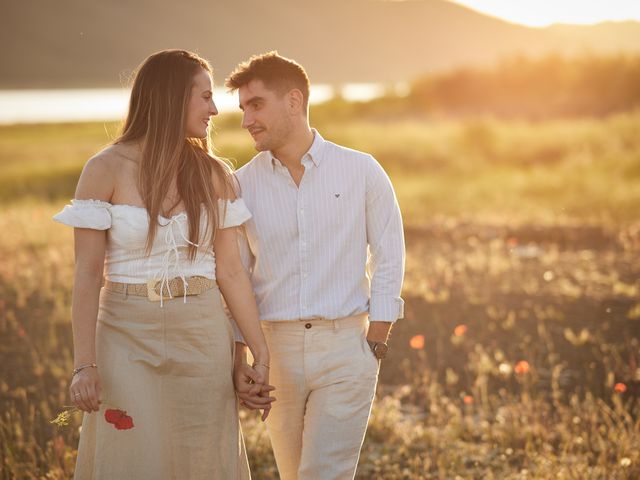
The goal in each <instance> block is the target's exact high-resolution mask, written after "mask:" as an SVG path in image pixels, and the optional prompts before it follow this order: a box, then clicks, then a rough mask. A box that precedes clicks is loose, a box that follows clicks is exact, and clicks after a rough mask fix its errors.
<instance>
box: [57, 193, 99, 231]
mask: <svg viewBox="0 0 640 480" xmlns="http://www.w3.org/2000/svg"><path fill="white" fill-rule="evenodd" d="M53 219H54V220H55V221H56V222H59V223H63V224H65V225H69V226H70V227H75V228H91V229H93V230H107V229H109V228H111V204H110V203H108V202H103V201H102V200H71V205H66V206H65V207H64V208H63V209H62V210H61V211H60V212H58V213H57V214H55V215H54V216H53Z"/></svg>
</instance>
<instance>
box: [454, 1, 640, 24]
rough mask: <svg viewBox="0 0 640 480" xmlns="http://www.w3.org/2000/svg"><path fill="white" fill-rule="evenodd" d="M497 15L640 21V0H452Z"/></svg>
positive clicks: (547, 20) (533, 20) (522, 20)
mask: <svg viewBox="0 0 640 480" xmlns="http://www.w3.org/2000/svg"><path fill="white" fill-rule="evenodd" d="M450 1H453V2H454V3H459V4H461V5H465V6H467V7H470V8H472V9H474V10H477V11H479V12H482V13H486V14H488V15H492V16H494V17H498V18H502V19H503V20H507V21H509V22H513V23H519V24H522V25H528V26H531V27H544V26H548V25H551V24H553V23H572V24H593V23H598V22H603V21H606V20H636V21H640V0H450Z"/></svg>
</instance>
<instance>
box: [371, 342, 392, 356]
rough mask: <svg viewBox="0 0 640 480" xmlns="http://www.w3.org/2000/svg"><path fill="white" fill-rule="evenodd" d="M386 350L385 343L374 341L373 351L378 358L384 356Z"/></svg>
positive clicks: (387, 348)
mask: <svg viewBox="0 0 640 480" xmlns="http://www.w3.org/2000/svg"><path fill="white" fill-rule="evenodd" d="M388 351H389V347H388V346H387V344H386V343H376V345H375V347H373V353H374V354H375V355H376V358H378V359H381V358H384V357H385V356H386V355H387V352H388Z"/></svg>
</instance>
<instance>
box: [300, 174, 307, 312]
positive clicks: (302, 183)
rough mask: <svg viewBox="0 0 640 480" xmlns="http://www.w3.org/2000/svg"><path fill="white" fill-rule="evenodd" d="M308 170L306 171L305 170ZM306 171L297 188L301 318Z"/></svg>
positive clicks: (303, 306)
mask: <svg viewBox="0 0 640 480" xmlns="http://www.w3.org/2000/svg"><path fill="white" fill-rule="evenodd" d="M306 170H308V169H306ZM307 173H308V172H307V171H305V175H303V177H302V180H301V181H300V186H299V187H298V233H299V235H298V251H299V255H300V265H299V272H300V277H301V281H300V307H301V312H302V316H303V317H304V316H306V315H307V314H308V312H309V310H308V309H309V305H308V304H307V302H308V299H307V283H306V278H307V276H308V271H307V248H306V245H307V240H306V239H307V222H306V218H307V216H308V211H307V210H305V177H306V176H307Z"/></svg>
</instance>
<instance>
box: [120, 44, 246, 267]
mask: <svg viewBox="0 0 640 480" xmlns="http://www.w3.org/2000/svg"><path fill="white" fill-rule="evenodd" d="M201 69H204V70H206V71H207V72H209V73H211V72H212V70H211V66H210V65H209V63H208V62H207V61H206V60H204V59H203V58H201V57H199V56H198V55H196V54H194V53H191V52H187V51H184V50H163V51H161V52H158V53H155V54H153V55H151V56H150V57H148V58H147V59H146V60H145V61H144V62H142V64H141V65H140V67H139V68H138V70H137V72H136V74H135V78H134V81H133V87H132V89H131V99H130V101H129V112H128V114H127V118H126V120H125V123H124V126H123V128H122V133H121V134H120V136H119V137H118V138H117V139H116V140H115V142H114V143H128V142H135V141H142V157H141V160H140V166H139V174H138V188H139V190H140V195H141V197H142V201H143V202H144V205H145V207H146V209H147V212H148V214H149V234H148V236H147V245H146V249H147V253H149V252H150V251H151V248H152V246H153V240H154V238H155V235H156V233H157V230H158V220H157V219H158V215H161V214H162V213H164V212H163V211H162V204H163V202H164V200H165V197H166V194H167V192H168V191H169V189H170V188H171V186H172V183H173V182H174V181H175V182H176V186H177V190H178V195H179V198H178V200H177V201H176V203H175V205H177V204H178V203H179V202H180V200H182V202H183V203H184V206H185V210H186V213H187V218H188V222H189V241H190V242H192V243H194V244H198V243H199V239H200V238H201V235H200V234H201V232H200V217H201V215H202V213H203V211H204V212H206V215H207V219H208V222H207V229H206V231H205V232H204V238H206V239H208V241H209V242H210V244H211V245H213V239H214V236H215V232H216V229H217V228H218V219H219V216H218V215H219V212H218V199H219V198H227V197H228V196H229V195H230V194H232V193H231V192H233V190H234V184H233V180H232V178H233V177H232V173H231V169H230V168H229V166H228V165H227V164H225V163H224V162H223V161H222V160H221V159H219V158H218V157H216V156H215V155H213V153H212V151H211V140H210V137H209V132H207V137H206V138H187V136H186V131H185V126H186V119H187V106H188V104H189V99H190V96H191V89H192V86H193V79H194V77H195V75H196V74H197V73H199V71H200V70H201ZM214 172H215V176H216V177H217V178H218V179H219V180H220V182H219V184H220V185H221V186H222V189H223V191H221V192H216V191H215V189H214V184H213V181H212V177H213V173H214ZM175 205H173V206H172V207H171V208H173V207H175ZM196 253H197V247H196V246H195V245H189V255H188V256H189V258H190V259H191V260H193V259H195V256H196Z"/></svg>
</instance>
